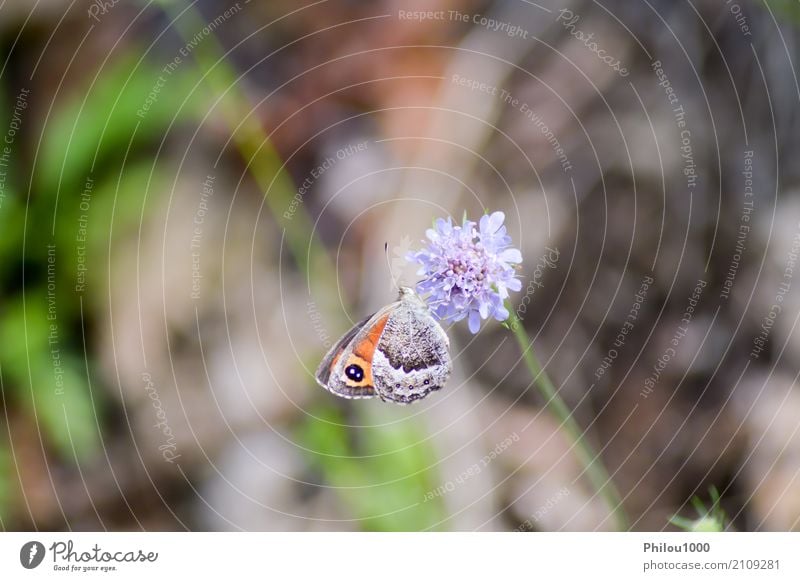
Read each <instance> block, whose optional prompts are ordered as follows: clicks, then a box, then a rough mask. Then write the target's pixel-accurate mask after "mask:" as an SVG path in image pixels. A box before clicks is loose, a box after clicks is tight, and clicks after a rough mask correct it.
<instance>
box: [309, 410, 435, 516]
mask: <svg viewBox="0 0 800 581" xmlns="http://www.w3.org/2000/svg"><path fill="white" fill-rule="evenodd" d="M312 415H314V416H316V417H317V418H319V419H313V418H311V419H309V420H308V421H307V422H306V423H305V425H304V426H303V427H302V428H301V434H300V438H301V441H302V442H303V443H304V446H305V447H306V448H307V449H309V450H311V451H312V452H310V461H311V462H312V464H314V465H315V466H317V467H319V469H320V470H321V471H322V473H323V475H324V477H325V480H326V482H327V483H328V484H330V485H331V486H334V487H336V488H337V493H339V494H340V495H341V496H342V498H343V499H344V501H345V502H346V503H347V505H348V506H349V507H350V509H351V511H352V512H353V514H355V515H356V516H357V517H358V518H359V519H361V525H362V528H364V529H365V530H370V531H418V530H422V529H428V528H434V529H436V528H438V527H437V524H436V523H438V522H440V521H441V520H442V519H443V517H444V513H445V511H444V507H443V505H442V502H441V499H440V498H439V497H435V496H434V497H433V498H431V499H430V500H428V501H427V502H426V501H425V500H424V499H425V495H426V493H428V492H430V491H432V490H434V489H435V488H436V487H437V486H438V484H440V483H439V482H438V480H437V475H436V472H435V471H434V470H433V469H432V468H431V467H432V466H433V465H434V464H435V461H436V457H435V455H434V453H433V450H432V449H431V448H430V446H429V445H427V443H425V442H424V434H423V432H422V431H421V430H419V429H417V428H415V427H413V425H412V424H411V423H410V421H409V420H406V421H401V422H394V423H383V425H380V426H376V427H374V428H352V427H347V426H345V425H343V424H345V423H346V422H345V421H344V419H343V418H342V416H341V414H340V413H339V412H338V410H336V409H335V408H333V407H323V408H321V409H318V410H316V411H315V413H313V414H312ZM351 442H353V443H351Z"/></svg>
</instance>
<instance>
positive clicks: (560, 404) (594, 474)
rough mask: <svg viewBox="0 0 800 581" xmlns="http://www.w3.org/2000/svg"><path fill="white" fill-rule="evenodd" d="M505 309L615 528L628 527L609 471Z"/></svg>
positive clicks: (540, 386) (527, 362)
mask: <svg viewBox="0 0 800 581" xmlns="http://www.w3.org/2000/svg"><path fill="white" fill-rule="evenodd" d="M506 308H507V309H508V312H509V313H511V315H510V316H509V320H508V327H509V328H510V329H511V331H512V332H513V333H514V336H515V337H516V338H517V343H519V346H520V349H522V357H523V359H524V360H525V365H526V366H527V367H528V371H530V373H531V376H532V377H533V380H534V383H535V384H536V387H537V389H538V390H539V393H541V394H542V396H543V397H544V398H545V401H546V402H547V405H548V407H549V408H550V409H551V410H552V412H553V413H554V414H555V416H556V418H558V419H559V420H560V421H561V427H563V428H564V430H565V431H566V432H567V434H568V435H569V437H570V438H571V439H572V441H573V442H575V444H574V446H573V448H574V450H575V455H576V456H577V457H578V460H579V461H580V463H581V464H582V465H583V467H584V471H585V473H586V475H587V477H588V478H589V481H590V482H591V484H592V486H593V487H594V489H595V490H596V491H597V494H599V495H600V496H601V497H602V498H603V500H604V501H605V502H606V504H607V505H608V507H609V509H610V510H611V513H612V514H613V515H614V518H615V520H616V523H617V528H618V529H619V530H621V531H625V530H628V519H627V517H626V516H625V511H624V510H623V508H622V500H621V499H620V496H619V492H617V489H616V487H615V486H614V483H613V482H612V481H611V478H610V477H609V475H608V471H607V470H606V468H605V466H603V463H602V461H601V460H600V458H599V456H598V455H597V454H596V453H595V451H594V450H593V449H592V446H591V444H589V442H588V441H587V440H586V438H585V437H584V434H583V430H581V428H580V426H579V425H578V423H577V422H576V421H575V419H574V418H573V416H572V412H571V411H570V409H569V407H567V404H566V403H564V400H563V399H561V397H559V395H558V391H557V390H556V388H555V386H554V385H553V382H552V381H551V380H550V377H549V376H548V375H547V373H546V372H545V371H544V369H542V365H541V363H539V359H538V357H536V353H534V351H533V341H531V339H530V337H529V336H528V333H527V332H526V331H525V327H523V326H522V322H521V321H520V319H519V317H518V316H517V313H516V311H515V310H514V309H513V308H511V305H509V304H506Z"/></svg>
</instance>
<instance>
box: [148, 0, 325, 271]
mask: <svg viewBox="0 0 800 581" xmlns="http://www.w3.org/2000/svg"><path fill="white" fill-rule="evenodd" d="M157 1H158V2H159V3H160V4H161V6H162V7H163V8H164V10H165V11H166V13H167V14H168V15H169V16H170V18H172V24H173V25H174V27H175V30H177V32H178V34H179V35H180V36H181V37H182V38H183V39H184V40H185V41H187V42H188V41H189V39H191V38H192V37H193V36H194V35H195V34H197V31H198V30H202V29H203V27H204V26H206V22H205V21H204V20H203V19H202V17H201V16H200V15H199V13H198V12H197V10H196V9H195V8H194V4H190V5H188V6H186V7H185V8H183V9H179V6H178V5H179V4H182V3H177V2H171V1H170V0H157ZM192 55H193V56H194V58H195V61H196V63H197V65H198V67H199V69H200V72H201V74H202V78H201V81H203V80H205V81H206V82H207V83H208V86H209V87H210V88H211V89H212V91H213V93H214V95H215V96H216V98H217V99H218V103H219V106H220V108H221V110H222V115H223V118H224V119H225V122H226V123H227V125H228V127H229V128H230V129H231V134H232V137H233V140H234V142H235V143H236V146H237V147H238V149H239V152H240V153H241V155H242V157H243V159H244V160H245V162H246V163H247V168H248V169H249V170H250V172H251V173H252V175H253V176H254V178H255V180H256V182H257V183H258V186H259V188H261V191H262V193H263V194H264V200H265V201H266V203H267V207H268V208H269V210H270V212H271V214H272V217H273V219H275V220H276V221H277V222H278V224H279V225H280V226H281V227H282V228H283V230H284V232H285V234H286V242H287V244H288V246H289V250H290V252H291V254H292V258H293V259H294V260H295V262H296V263H297V265H298V268H299V270H301V271H302V272H304V273H307V274H308V273H310V272H313V273H314V276H320V277H322V278H323V279H325V280H334V279H335V271H334V269H333V266H332V265H331V263H330V261H329V260H328V259H327V253H326V251H325V248H324V247H323V246H322V245H321V244H320V243H319V242H317V241H316V239H315V238H314V237H313V222H312V220H311V218H310V216H309V215H308V213H307V212H306V211H305V210H304V208H302V205H301V207H298V208H297V211H296V212H295V213H294V214H293V218H292V221H291V223H290V222H289V221H288V220H287V219H286V218H284V212H285V211H286V208H288V207H289V205H290V203H291V202H292V198H293V196H294V192H295V187H294V184H293V182H292V179H291V178H290V177H289V175H288V174H287V173H286V171H285V170H284V168H283V161H282V160H281V158H280V156H279V155H278V152H277V151H276V150H275V147H274V145H273V144H272V141H271V140H270V138H269V136H268V135H267V134H266V132H265V131H264V128H263V127H262V126H261V123H260V121H259V119H258V117H257V116H256V115H255V113H254V110H253V107H252V105H251V103H250V102H249V100H248V98H247V96H246V95H245V94H244V92H243V91H242V90H241V85H240V83H241V81H242V78H241V76H237V75H236V73H235V72H234V71H233V70H232V69H231V67H229V66H228V65H227V63H226V61H225V56H226V52H225V50H224V49H223V47H222V45H221V44H220V43H219V41H218V39H217V37H216V36H215V35H214V34H213V32H212V33H211V34H209V35H208V36H207V37H205V38H204V39H203V40H202V42H200V43H198V44H197V46H196V47H195V48H194V50H193V51H192ZM306 257H310V258H309V259H308V260H307V258H306Z"/></svg>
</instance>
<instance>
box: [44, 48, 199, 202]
mask: <svg viewBox="0 0 800 581" xmlns="http://www.w3.org/2000/svg"><path fill="white" fill-rule="evenodd" d="M137 60H138V59H137V58H133V57H126V58H124V59H121V60H119V61H118V62H116V63H114V64H112V65H110V66H109V67H108V68H106V69H104V70H103V71H102V72H101V74H100V75H99V77H98V78H97V80H96V81H95V82H94V84H93V85H92V86H91V87H76V90H75V94H74V96H73V97H72V98H70V99H68V100H67V102H66V103H64V104H62V105H61V106H60V107H59V109H58V111H57V112H56V114H55V116H54V118H53V119H52V121H51V122H50V123H48V125H47V127H46V128H45V135H44V139H43V140H42V152H41V156H40V160H39V166H38V171H37V172H36V173H37V177H38V178H39V184H38V185H39V188H40V189H41V193H42V194H44V195H46V196H50V197H54V196H55V194H56V192H58V191H62V192H64V191H67V192H69V191H75V192H80V191H81V190H82V189H83V186H84V181H85V178H86V176H88V175H90V174H93V173H94V174H98V175H99V174H100V173H102V172H103V171H104V170H105V168H106V167H108V166H109V164H108V162H109V160H123V159H125V157H126V156H127V155H128V153H129V152H130V151H137V150H139V148H140V146H142V145H146V144H148V143H157V142H160V141H161V139H162V138H163V136H164V131H165V129H166V128H167V127H168V126H169V125H170V123H172V121H173V120H176V121H180V120H181V119H184V118H186V117H188V116H190V115H191V114H192V113H193V112H195V111H196V110H197V109H196V106H197V104H198V103H199V102H201V100H202V99H203V94H202V92H201V91H194V92H193V93H192V92H191V91H192V88H193V86H194V85H195V83H196V82H197V79H196V77H195V76H194V73H193V72H192V71H193V69H192V67H191V66H186V64H185V63H183V64H181V65H179V66H178V67H177V68H176V69H175V70H173V71H172V72H167V71H165V70H164V69H163V68H162V67H163V66H164V65H166V64H167V63H164V64H158V65H156V64H153V63H151V62H149V61H147V60H143V61H142V62H141V63H139V64H137ZM91 79H92V77H91V76H89V77H88V79H87V81H88V83H91ZM187 98H188V100H187V103H186V105H185V106H184V107H181V104H182V103H183V102H184V100H186V99H187ZM145 107H146V109H145ZM110 165H111V166H112V167H113V165H114V164H110ZM59 186H60V187H59Z"/></svg>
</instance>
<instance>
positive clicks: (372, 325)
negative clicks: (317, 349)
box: [316, 287, 453, 404]
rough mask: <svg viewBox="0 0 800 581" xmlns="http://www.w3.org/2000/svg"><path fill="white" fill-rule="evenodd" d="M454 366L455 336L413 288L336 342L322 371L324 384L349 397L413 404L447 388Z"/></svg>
mask: <svg viewBox="0 0 800 581" xmlns="http://www.w3.org/2000/svg"><path fill="white" fill-rule="evenodd" d="M452 370H453V363H452V360H451V359H450V340H449V339H448V337H447V334H446V333H445V332H444V329H442V327H441V325H439V323H438V322H437V321H436V319H434V318H433V315H432V314H431V312H430V309H428V306H427V305H426V304H425V302H424V301H423V300H422V299H421V298H420V297H419V296H418V295H417V293H415V292H414V290H413V289H410V288H408V287H400V296H399V297H398V300H397V302H394V303H392V304H390V305H388V306H386V307H384V308H382V309H381V310H379V311H378V312H377V313H375V314H374V315H371V316H369V317H367V318H366V319H364V320H363V321H361V322H359V323H357V324H356V325H355V326H354V327H353V328H352V329H350V330H349V331H348V332H347V333H345V335H344V336H343V337H342V338H341V339H339V341H337V342H336V344H335V345H334V346H333V347H332V348H331V350H330V351H328V354H327V355H325V357H324V358H323V360H322V363H320V365H319V368H318V369H317V374H316V379H317V383H319V384H320V385H321V386H322V387H324V388H325V389H327V390H328V391H331V392H333V393H334V394H336V395H338V396H340V397H345V398H348V399H360V398H370V397H379V398H381V399H382V400H383V401H390V402H394V403H398V404H409V403H412V402H414V401H418V400H421V399H422V398H424V397H426V396H427V395H428V394H430V393H432V392H434V391H437V390H439V389H441V388H442V387H444V384H445V382H446V381H447V379H448V378H449V377H450V373H451V372H452Z"/></svg>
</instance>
